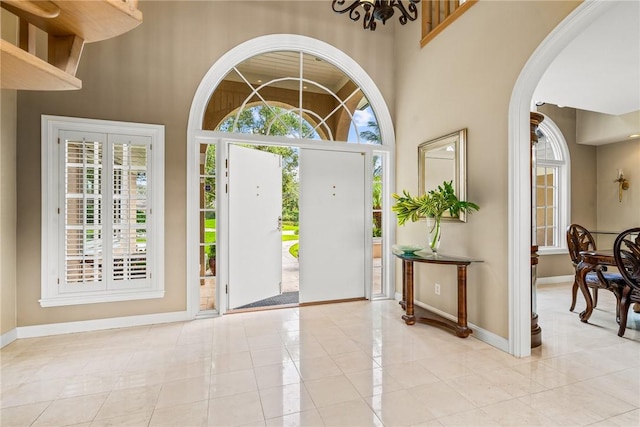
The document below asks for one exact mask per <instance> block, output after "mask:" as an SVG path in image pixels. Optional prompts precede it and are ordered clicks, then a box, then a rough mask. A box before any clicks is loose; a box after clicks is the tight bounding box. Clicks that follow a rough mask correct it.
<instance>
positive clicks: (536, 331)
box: [531, 245, 542, 348]
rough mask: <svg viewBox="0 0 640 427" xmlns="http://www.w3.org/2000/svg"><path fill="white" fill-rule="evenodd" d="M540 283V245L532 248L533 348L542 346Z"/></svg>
mask: <svg viewBox="0 0 640 427" xmlns="http://www.w3.org/2000/svg"><path fill="white" fill-rule="evenodd" d="M537 281H538V245H532V246H531V348H536V347H539V346H541V345H542V329H541V328H540V326H539V325H538V313H536V311H537V308H536V305H537V304H536V300H537V298H538V297H537V288H536V282H537Z"/></svg>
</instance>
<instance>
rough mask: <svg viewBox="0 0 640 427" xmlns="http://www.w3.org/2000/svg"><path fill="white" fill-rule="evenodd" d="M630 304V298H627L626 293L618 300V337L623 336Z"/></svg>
mask: <svg viewBox="0 0 640 427" xmlns="http://www.w3.org/2000/svg"><path fill="white" fill-rule="evenodd" d="M630 306H631V300H629V299H628V298H627V297H626V295H623V296H622V300H621V301H620V327H619V328H618V336H619V337H621V336H623V335H624V332H625V330H626V329H627V313H628V312H629V307H630Z"/></svg>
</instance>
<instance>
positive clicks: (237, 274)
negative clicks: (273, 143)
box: [228, 144, 282, 309]
mask: <svg viewBox="0 0 640 427" xmlns="http://www.w3.org/2000/svg"><path fill="white" fill-rule="evenodd" d="M228 171H229V308H232V309H233V308H237V307H240V306H243V305H246V304H249V303H251V302H255V301H259V300H262V299H265V298H269V297H273V296H276V295H279V294H280V282H281V281H282V231H281V228H282V227H281V215H282V160H281V157H280V156H278V155H277V154H272V153H268V152H265V151H260V150H255V149H252V148H246V147H241V146H238V145H234V144H230V145H229V164H228Z"/></svg>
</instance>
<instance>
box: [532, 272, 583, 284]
mask: <svg viewBox="0 0 640 427" xmlns="http://www.w3.org/2000/svg"><path fill="white" fill-rule="evenodd" d="M574 278H575V276H574V275H573V274H568V275H566V276H551V277H538V278H537V279H536V285H555V284H556V283H567V282H569V283H573V279H574Z"/></svg>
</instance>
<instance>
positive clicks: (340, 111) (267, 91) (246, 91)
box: [203, 51, 381, 144]
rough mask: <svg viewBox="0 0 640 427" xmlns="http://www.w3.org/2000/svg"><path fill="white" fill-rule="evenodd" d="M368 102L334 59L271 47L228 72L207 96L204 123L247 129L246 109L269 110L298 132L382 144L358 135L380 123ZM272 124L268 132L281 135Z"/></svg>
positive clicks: (304, 136) (277, 120) (307, 136)
mask: <svg viewBox="0 0 640 427" xmlns="http://www.w3.org/2000/svg"><path fill="white" fill-rule="evenodd" d="M368 106H369V101H368V100H367V99H366V97H365V96H364V95H363V93H362V91H361V90H360V88H359V87H358V86H357V85H356V84H355V83H354V82H353V81H351V79H349V78H348V77H347V76H346V75H345V74H344V73H343V72H342V71H341V70H339V69H338V68H337V67H335V66H334V65H333V64H330V63H328V62H327V61H324V60H321V59H320V58H317V57H315V56H313V55H309V54H305V53H302V52H290V51H279V52H270V53H265V54H261V55H256V56H254V57H252V58H249V59H247V60H245V61H243V62H242V63H240V64H238V65H237V66H235V67H234V68H233V69H232V70H231V71H230V72H229V73H228V74H227V75H226V76H225V78H224V80H223V81H222V82H221V83H220V84H219V85H218V87H217V88H216V91H215V92H214V94H213V95H212V97H211V99H210V100H209V104H208V106H207V111H206V113H205V116H204V119H203V129H210V130H214V129H219V130H224V131H228V132H238V133H246V132H245V131H244V130H243V127H242V125H241V123H242V121H243V115H244V116H245V118H246V114H248V113H247V110H251V111H252V114H255V112H256V111H261V110H266V111H270V115H271V116H272V117H273V120H272V121H271V122H270V123H271V125H272V126H276V125H286V126H287V127H289V128H290V132H289V133H290V135H291V136H292V137H295V138H301V139H318V140H329V141H346V142H352V143H369V144H371V143H374V144H381V141H380V140H379V139H378V140H363V139H362V138H361V136H360V135H361V133H362V132H363V131H365V130H367V129H368V128H369V125H370V124H371V123H373V124H374V125H375V127H376V128H377V119H376V117H375V114H374V113H373V111H372V110H371V108H368V109H367V107H368ZM257 107H260V108H257ZM234 116H235V119H231V118H232V117H234ZM283 117H288V119H287V120H284V119H283ZM363 117H364V121H363ZM230 119H231V121H229V120H230ZM292 120H294V121H295V123H294V124H293V125H292ZM230 124H231V125H230ZM272 126H268V127H266V130H267V132H265V133H264V134H265V135H277V133H270V130H271V128H272Z"/></svg>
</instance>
